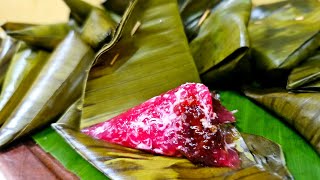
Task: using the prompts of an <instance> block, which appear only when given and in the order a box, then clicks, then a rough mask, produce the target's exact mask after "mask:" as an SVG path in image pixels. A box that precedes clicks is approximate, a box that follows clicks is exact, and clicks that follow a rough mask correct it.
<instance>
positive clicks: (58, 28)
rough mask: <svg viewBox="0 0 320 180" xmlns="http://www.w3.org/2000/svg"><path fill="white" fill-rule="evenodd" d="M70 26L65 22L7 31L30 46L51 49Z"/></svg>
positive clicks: (61, 38)
mask: <svg viewBox="0 0 320 180" xmlns="http://www.w3.org/2000/svg"><path fill="white" fill-rule="evenodd" d="M69 31H70V26H69V25H68V24H67V23H60V24H52V25H37V26H30V27H26V28H24V29H19V30H15V31H8V32H7V34H8V35H9V36H11V37H13V38H16V39H19V40H22V41H24V42H26V43H27V44H28V45H30V46H34V47H37V48H44V49H47V50H53V49H54V48H55V47H56V46H57V45H58V44H59V43H60V42H61V41H62V40H63V39H64V38H65V36H66V35H67V34H68V32H69Z"/></svg>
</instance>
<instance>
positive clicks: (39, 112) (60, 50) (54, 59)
mask: <svg viewBox="0 0 320 180" xmlns="http://www.w3.org/2000/svg"><path fill="white" fill-rule="evenodd" d="M93 57H94V53H93V51H92V49H91V48H90V47H89V46H88V45H87V44H86V43H84V42H83V41H82V40H81V38H80V37H79V36H78V35H77V34H76V33H75V32H70V33H69V35H68V36H67V37H66V38H65V39H64V40H63V41H62V42H61V43H60V44H59V45H58V46H57V48H56V49H55V51H54V52H53V53H52V54H51V56H50V57H49V59H48V60H47V61H46V63H45V64H44V65H43V67H41V69H40V70H39V72H38V73H35V74H31V75H29V76H27V78H25V79H24V80H23V82H21V85H20V86H19V87H18V88H17V89H16V91H15V92H14V94H13V95H12V97H11V98H10V100H9V101H8V103H7V104H6V105H5V106H4V107H3V109H2V110H1V111H0V119H2V120H4V121H5V123H4V124H3V125H2V127H1V129H0V147H3V146H4V145H7V144H8V143H10V142H12V141H13V140H15V139H17V138H19V137H21V136H23V135H25V134H27V133H29V132H30V131H32V130H34V129H36V128H39V127H42V126H44V125H46V124H48V123H49V122H51V121H52V120H54V118H56V117H57V116H58V115H60V114H62V113H63V112H64V111H65V110H66V109H67V108H68V107H69V106H70V105H71V104H72V103H73V102H74V101H75V100H77V99H78V98H79V97H80V95H81V92H82V84H83V83H82V81H83V80H84V79H85V78H86V75H85V72H86V71H88V68H89V67H90V66H91V64H92V61H93Z"/></svg>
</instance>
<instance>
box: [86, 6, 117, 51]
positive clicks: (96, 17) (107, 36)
mask: <svg viewBox="0 0 320 180" xmlns="http://www.w3.org/2000/svg"><path fill="white" fill-rule="evenodd" d="M115 27H116V22H114V20H113V19H112V18H111V16H110V15H109V14H107V12H106V11H103V10H101V9H98V8H95V9H93V10H92V11H91V12H90V14H89V16H88V18H87V20H86V21H85V22H84V24H83V27H82V31H81V38H82V39H83V40H84V41H85V42H87V43H88V44H89V45H90V46H91V47H92V48H93V49H99V48H100V47H101V46H102V45H103V44H105V43H107V42H109V41H110V40H111V39H112V36H113V35H114V31H115Z"/></svg>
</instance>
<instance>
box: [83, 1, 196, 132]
mask: <svg viewBox="0 0 320 180" xmlns="http://www.w3.org/2000/svg"><path fill="white" fill-rule="evenodd" d="M138 3H139V4H138V5H136V6H135V8H133V10H132V13H131V15H130V16H129V18H128V19H127V21H126V22H123V23H124V25H123V27H121V25H120V26H119V27H120V28H118V33H116V35H115V38H114V40H113V41H112V42H113V43H115V42H116V43H115V44H113V43H110V45H109V46H105V47H103V49H102V50H101V51H100V53H99V54H98V55H97V62H101V61H103V64H98V65H97V66H95V67H93V68H92V69H91V72H90V75H89V80H88V82H87V87H86V92H85V99H84V107H83V120H82V121H81V127H82V128H83V127H87V126H90V125H93V124H96V123H99V122H102V121H105V120H107V119H110V118H111V117H113V116H115V115H118V114H119V113H121V112H123V111H125V110H127V109H129V108H131V107H133V106H135V105H137V104H140V103H141V102H143V101H145V100H146V99H149V98H151V97H153V96H156V95H158V94H160V93H162V92H165V91H167V90H169V89H171V88H174V87H177V86H179V85H181V84H183V83H185V82H198V81H199V76H198V72H197V70H196V67H195V65H194V62H193V59H192V56H191V54H190V53H189V50H188V49H189V48H188V44H187V40H186V37H185V35H184V32H183V28H182V23H181V20H180V17H179V12H178V7H177V5H176V3H175V2H168V1H156V2H153V1H152V2H147V1H138ZM172 27H175V28H172Z"/></svg>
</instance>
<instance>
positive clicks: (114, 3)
mask: <svg viewBox="0 0 320 180" xmlns="http://www.w3.org/2000/svg"><path fill="white" fill-rule="evenodd" d="M130 1H132V0H107V1H104V2H103V3H102V5H103V6H104V7H105V8H106V9H108V10H112V11H113V12H115V13H117V14H119V15H122V14H123V13H124V12H125V10H126V9H127V7H128V5H129V3H130Z"/></svg>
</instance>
